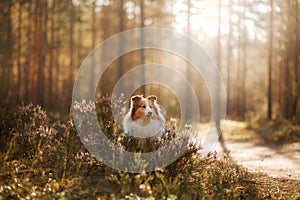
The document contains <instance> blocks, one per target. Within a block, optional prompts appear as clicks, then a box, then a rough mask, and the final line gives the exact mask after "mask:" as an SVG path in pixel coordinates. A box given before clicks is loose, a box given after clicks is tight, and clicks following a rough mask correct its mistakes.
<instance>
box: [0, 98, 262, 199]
mask: <svg viewBox="0 0 300 200" xmlns="http://www.w3.org/2000/svg"><path fill="white" fill-rule="evenodd" d="M122 98H123V97H122V96H121V97H120V98H119V99H118V101H117V105H112V106H111V99H110V98H109V97H108V96H105V97H101V98H97V99H96V100H95V102H81V103H80V104H78V105H77V106H78V107H77V108H75V109H79V110H80V109H81V111H82V112H86V111H87V110H88V109H94V108H96V110H97V111H96V113H97V117H98V120H99V123H100V126H101V127H102V129H103V130H104V132H105V133H106V134H107V136H108V138H109V139H110V140H111V141H112V142H114V144H115V145H119V146H120V147H123V148H124V149H126V150H130V151H140V150H138V149H135V148H134V146H135V145H134V144H135V142H137V139H136V138H130V137H127V136H125V135H124V134H123V133H122V131H121V129H120V127H118V126H117V123H116V121H115V120H114V117H113V116H112V110H111V107H112V108H113V109H117V110H121V111H122V107H125V106H127V104H126V102H125V101H124V99H122ZM117 106H120V107H117ZM0 109H1V111H4V110H5V109H6V107H5V106H3V105H1V106H0ZM1 113H2V114H1V116H0V119H1V121H0V123H1V127H0V128H1V129H0V131H1V140H0V142H1V145H0V146H1V151H0V158H1V159H0V199H120V198H122V199H143V198H145V199H259V195H260V194H258V191H259V190H258V189H257V188H256V187H255V185H253V184H250V185H249V184H248V183H247V182H246V181H245V179H249V173H248V172H247V171H245V170H244V169H242V168H240V167H239V166H238V165H236V164H235V163H234V162H232V161H231V160H230V159H229V157H225V158H223V159H219V158H218V156H217V154H216V153H215V152H211V153H209V154H208V155H207V156H206V157H201V156H200V154H199V151H201V145H200V143H199V142H198V141H197V140H195V139H194V137H193V136H192V135H191V133H193V131H192V130H191V129H190V126H189V125H187V126H186V128H185V129H184V130H183V131H182V132H181V133H178V131H177V121H176V120H175V119H171V120H170V121H168V122H167V125H166V127H165V131H164V134H163V136H162V138H161V139H160V140H157V141H154V142H153V140H149V142H148V143H147V144H148V146H149V149H148V150H152V149H155V148H159V147H161V146H163V145H166V144H170V142H171V141H174V140H175V142H174V144H173V145H174V146H173V147H172V148H173V150H176V148H177V149H178V148H182V147H184V146H180V145H185V147H187V151H186V152H185V153H184V154H183V155H181V156H180V157H179V158H178V159H177V160H176V161H175V162H173V163H172V164H170V165H169V166H167V167H164V168H156V170H155V171H153V172H141V173H137V174H134V173H128V172H120V171H117V170H114V169H112V168H109V167H107V166H105V165H103V164H102V163H101V162H99V161H98V160H97V159H95V158H94V156H93V155H91V154H90V153H89V152H88V151H87V150H86V149H85V147H84V146H83V144H82V142H81V140H80V138H79V136H78V133H77V131H76V129H75V127H74V123H73V121H72V120H71V119H70V120H62V118H63V117H61V116H60V115H59V114H57V113H51V112H49V113H47V112H45V111H44V110H42V109H41V107H40V106H35V105H32V104H28V105H24V104H22V105H20V106H19V107H18V108H16V110H10V112H1ZM4 113H5V114H4ZM118 114H119V115H120V117H121V115H122V114H123V111H122V112H121V113H118ZM81 120H83V119H81ZM91 130H92V129H91ZM176 134H180V137H177V138H176V137H175V135H176ZM175 138H176V139H175ZM91 139H92V138H91ZM172 148H171V151H170V152H169V153H170V156H176V155H175V154H174V151H173V150H172ZM99 151H101V149H99ZM175 152H176V151H175ZM136 156H137V159H140V160H143V158H142V154H139V153H136ZM263 197H265V196H264V195H263Z"/></svg>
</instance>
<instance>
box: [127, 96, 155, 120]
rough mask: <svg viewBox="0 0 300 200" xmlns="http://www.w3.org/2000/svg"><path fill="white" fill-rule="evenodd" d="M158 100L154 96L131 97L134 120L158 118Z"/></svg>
mask: <svg viewBox="0 0 300 200" xmlns="http://www.w3.org/2000/svg"><path fill="white" fill-rule="evenodd" d="M156 100H157V98H156V96H153V95H151V96H148V97H147V98H144V97H143V96H141V95H136V96H133V97H131V103H130V109H131V118H132V120H133V121H135V120H138V119H146V120H147V119H155V118H157V105H156Z"/></svg>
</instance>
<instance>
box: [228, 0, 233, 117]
mask: <svg viewBox="0 0 300 200" xmlns="http://www.w3.org/2000/svg"><path fill="white" fill-rule="evenodd" d="M232 3H233V2H232V0H230V1H229V3H228V9H229V11H228V17H229V19H228V23H229V33H228V39H227V113H231V108H230V106H231V104H230V94H231V92H230V89H231V88H230V86H231V84H230V73H231V56H232V44H231V40H232V21H231V16H232Z"/></svg>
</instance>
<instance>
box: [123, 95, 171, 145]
mask: <svg viewBox="0 0 300 200" xmlns="http://www.w3.org/2000/svg"><path fill="white" fill-rule="evenodd" d="M165 121H166V120H165V118H164V116H163V114H162V112H161V110H160V108H159V105H158V104H157V97H156V96H154V95H151V96H148V97H147V98H144V97H143V96H142V95H135V96H132V97H131V101H130V109H129V112H128V113H127V114H126V115H125V117H124V120H123V129H124V133H125V135H131V136H134V137H138V138H149V137H152V138H158V139H159V138H160V137H161V135H162V133H163V131H164V124H165ZM142 140H143V139H142ZM142 140H141V141H142Z"/></svg>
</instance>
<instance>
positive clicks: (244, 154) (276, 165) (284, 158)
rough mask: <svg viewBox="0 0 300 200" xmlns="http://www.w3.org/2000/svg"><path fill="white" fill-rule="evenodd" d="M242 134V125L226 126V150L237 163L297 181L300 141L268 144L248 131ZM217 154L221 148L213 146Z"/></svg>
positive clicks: (270, 174) (230, 124) (299, 178)
mask: <svg viewBox="0 0 300 200" xmlns="http://www.w3.org/2000/svg"><path fill="white" fill-rule="evenodd" d="M233 130H234V132H235V133H234V134H233V133H232V131H233ZM244 131H245V124H244V123H241V122H231V123H225V127H224V133H225V134H223V136H224V138H225V142H226V147H227V149H228V150H229V151H230V154H229V155H230V156H231V157H232V158H233V159H234V160H235V161H236V162H237V163H238V164H240V165H242V166H244V167H246V168H248V169H249V170H250V171H255V172H262V173H266V174H268V175H269V176H272V177H275V178H278V177H280V178H289V179H295V180H300V142H299V143H292V144H285V145H276V144H270V143H267V142H265V141H263V140H262V139H260V138H259V137H257V136H256V137H255V136H251V133H250V134H249V130H247V131H248V133H247V134H243V133H244ZM230 133H231V134H230ZM216 151H217V152H218V153H220V154H222V148H221V146H220V145H217V146H216Z"/></svg>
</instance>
